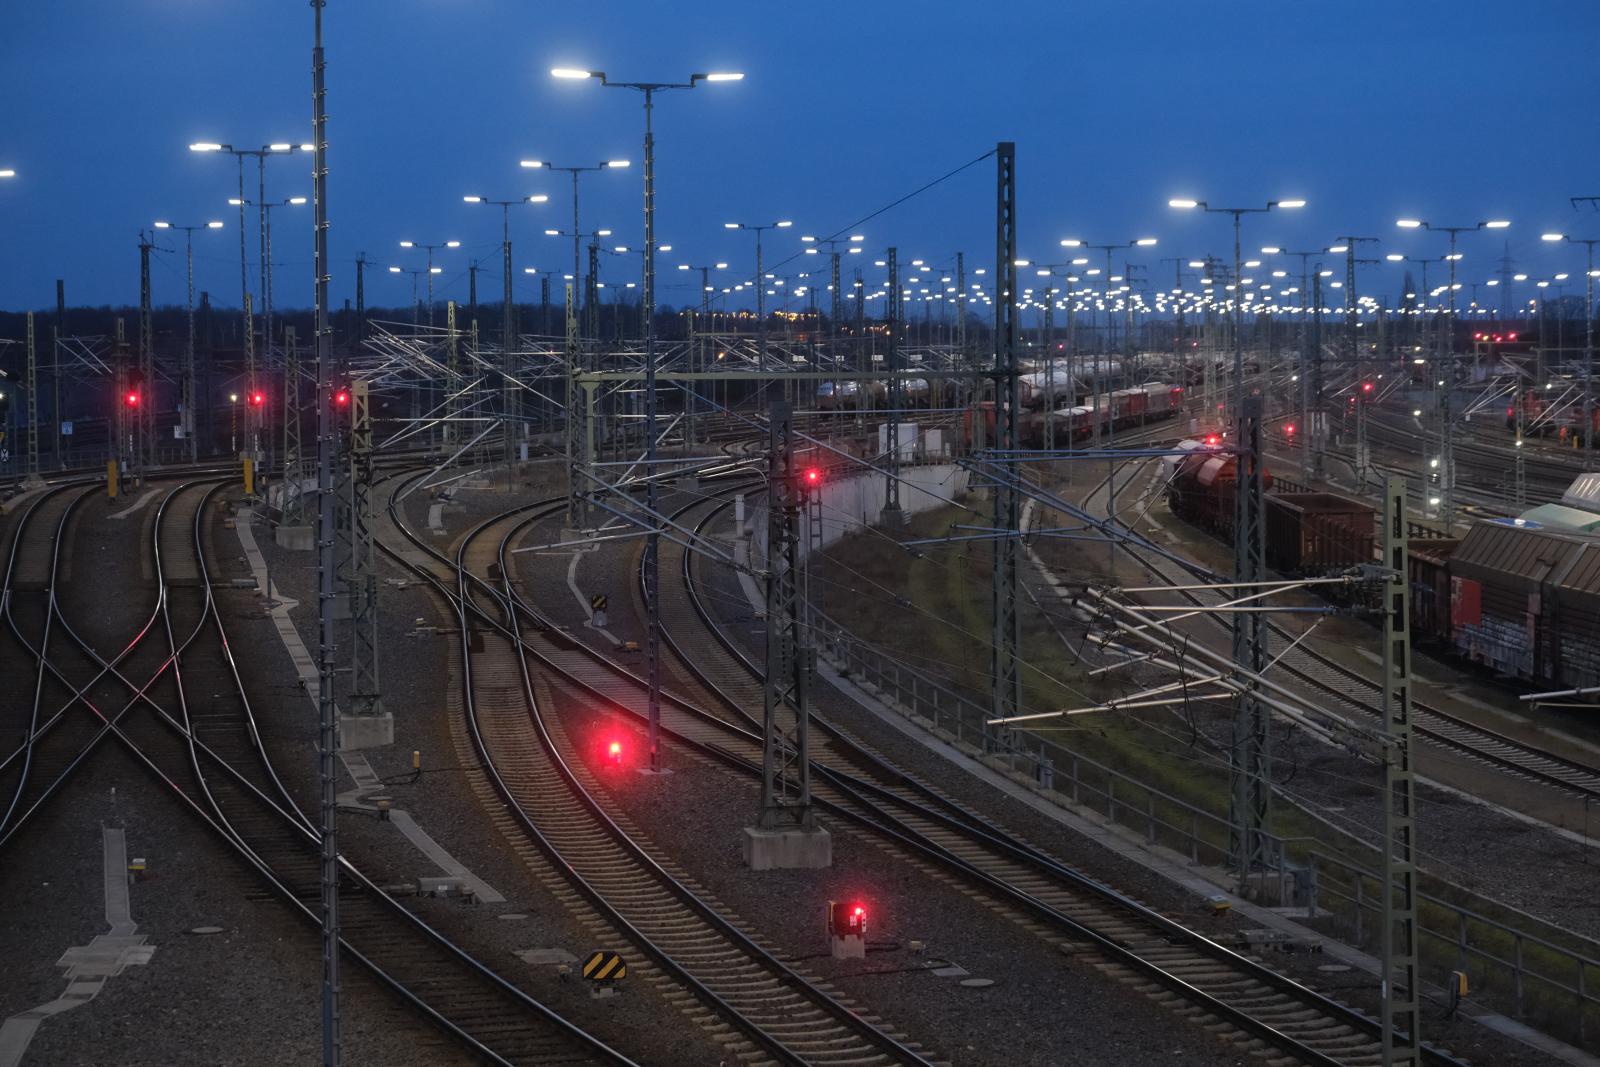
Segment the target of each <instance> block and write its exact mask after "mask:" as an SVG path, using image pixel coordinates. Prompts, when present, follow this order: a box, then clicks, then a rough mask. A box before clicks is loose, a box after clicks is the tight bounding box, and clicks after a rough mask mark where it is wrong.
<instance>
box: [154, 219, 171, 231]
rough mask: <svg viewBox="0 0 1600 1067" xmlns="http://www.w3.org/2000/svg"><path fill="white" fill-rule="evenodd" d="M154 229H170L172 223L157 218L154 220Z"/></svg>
mask: <svg viewBox="0 0 1600 1067" xmlns="http://www.w3.org/2000/svg"><path fill="white" fill-rule="evenodd" d="M156 229H158V230H170V229H172V223H170V222H167V221H165V220H163V219H157V220H156Z"/></svg>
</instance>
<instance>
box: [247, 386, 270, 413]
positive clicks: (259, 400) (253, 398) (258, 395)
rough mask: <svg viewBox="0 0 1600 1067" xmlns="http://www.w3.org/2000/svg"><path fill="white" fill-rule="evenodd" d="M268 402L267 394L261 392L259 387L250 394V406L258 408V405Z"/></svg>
mask: <svg viewBox="0 0 1600 1067" xmlns="http://www.w3.org/2000/svg"><path fill="white" fill-rule="evenodd" d="M266 402H267V394H266V393H263V392H261V391H260V390H259V389H258V390H256V391H255V392H253V393H251V394H250V406H251V407H253V408H258V407H261V406H262V405H263V404H265V403H266Z"/></svg>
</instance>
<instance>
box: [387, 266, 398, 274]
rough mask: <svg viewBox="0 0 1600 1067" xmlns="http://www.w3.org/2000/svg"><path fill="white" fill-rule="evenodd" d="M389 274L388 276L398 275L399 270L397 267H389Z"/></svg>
mask: <svg viewBox="0 0 1600 1067" xmlns="http://www.w3.org/2000/svg"><path fill="white" fill-rule="evenodd" d="M389 273H390V274H399V273H400V268H399V267H390V268H389Z"/></svg>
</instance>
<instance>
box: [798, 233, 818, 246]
mask: <svg viewBox="0 0 1600 1067" xmlns="http://www.w3.org/2000/svg"><path fill="white" fill-rule="evenodd" d="M800 240H802V241H804V242H805V243H806V244H813V243H815V242H816V238H815V237H813V236H812V235H811V234H809V233H808V234H806V235H805V236H803V237H801V238H800Z"/></svg>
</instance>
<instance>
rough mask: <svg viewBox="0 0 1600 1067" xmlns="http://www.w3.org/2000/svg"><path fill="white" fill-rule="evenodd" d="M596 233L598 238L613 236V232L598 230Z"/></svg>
mask: <svg viewBox="0 0 1600 1067" xmlns="http://www.w3.org/2000/svg"><path fill="white" fill-rule="evenodd" d="M594 232H595V234H596V235H597V236H600V237H610V236H611V231H610V230H596V231H594Z"/></svg>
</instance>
